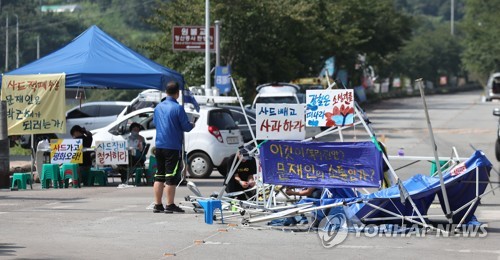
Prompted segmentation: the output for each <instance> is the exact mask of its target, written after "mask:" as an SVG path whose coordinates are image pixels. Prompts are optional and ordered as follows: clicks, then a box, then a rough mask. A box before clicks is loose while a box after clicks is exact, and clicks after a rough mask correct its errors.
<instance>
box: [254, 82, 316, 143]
mask: <svg viewBox="0 0 500 260" xmlns="http://www.w3.org/2000/svg"><path fill="white" fill-rule="evenodd" d="M299 90H300V87H299V86H297V85H295V84H291V83H283V82H279V83H267V84H262V85H259V86H257V92H258V93H257V95H256V96H255V99H254V100H253V103H252V106H251V109H253V110H254V111H255V108H256V105H257V104H258V103H265V104H304V107H305V103H306V95H305V94H304V93H299ZM319 133H321V129H320V128H319V127H306V138H309V137H313V136H316V135H317V134H319Z"/></svg>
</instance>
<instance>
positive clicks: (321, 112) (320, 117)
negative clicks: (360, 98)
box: [306, 89, 354, 127]
mask: <svg viewBox="0 0 500 260" xmlns="http://www.w3.org/2000/svg"><path fill="white" fill-rule="evenodd" d="M306 109H307V110H306V125H307V126H312V127H317V126H328V127H330V126H346V125H352V124H353V123H354V91H353V90H352V89H332V90H307V91H306Z"/></svg>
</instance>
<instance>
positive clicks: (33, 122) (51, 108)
mask: <svg viewBox="0 0 500 260" xmlns="http://www.w3.org/2000/svg"><path fill="white" fill-rule="evenodd" d="M65 78H66V75H65V74H64V73H62V74H36V75H4V76H3V77H2V100H5V101H6V103H7V127H8V133H9V135H23V134H47V133H65V132H66V115H65V111H66V102H65V84H66V80H65Z"/></svg>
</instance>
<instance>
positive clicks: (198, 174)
mask: <svg viewBox="0 0 500 260" xmlns="http://www.w3.org/2000/svg"><path fill="white" fill-rule="evenodd" d="M213 169H214V166H213V164H212V160H210V158H209V157H208V156H207V155H206V154H204V153H193V154H191V155H190V156H189V158H188V172H189V176H190V177H192V178H208V177H209V176H210V174H212V171H213Z"/></svg>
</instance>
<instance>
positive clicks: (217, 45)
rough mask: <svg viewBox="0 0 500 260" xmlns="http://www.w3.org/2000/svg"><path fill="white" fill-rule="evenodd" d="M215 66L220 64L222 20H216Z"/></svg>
mask: <svg viewBox="0 0 500 260" xmlns="http://www.w3.org/2000/svg"><path fill="white" fill-rule="evenodd" d="M214 23H215V41H214V43H215V67H219V66H220V21H219V20H216V21H215V22H214Z"/></svg>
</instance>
